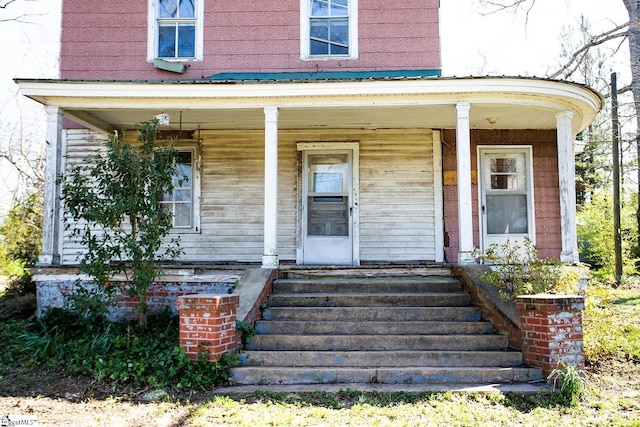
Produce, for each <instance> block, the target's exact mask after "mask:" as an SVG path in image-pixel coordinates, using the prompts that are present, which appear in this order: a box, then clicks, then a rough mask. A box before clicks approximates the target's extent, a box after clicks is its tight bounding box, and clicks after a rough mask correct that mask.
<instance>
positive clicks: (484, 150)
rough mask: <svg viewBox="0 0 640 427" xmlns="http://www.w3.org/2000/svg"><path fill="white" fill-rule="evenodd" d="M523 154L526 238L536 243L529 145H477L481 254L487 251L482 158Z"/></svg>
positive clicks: (531, 154) (531, 163)
mask: <svg viewBox="0 0 640 427" xmlns="http://www.w3.org/2000/svg"><path fill="white" fill-rule="evenodd" d="M491 153H496V154H524V158H525V167H526V171H525V177H526V180H527V182H526V194H527V196H528V197H527V216H528V218H527V219H528V224H527V229H528V232H527V236H528V237H529V239H530V240H531V242H532V243H533V244H534V245H535V243H536V221H535V217H536V212H535V198H534V183H533V147H532V146H531V145H478V146H477V167H478V217H479V218H478V225H479V234H480V236H479V237H480V239H479V240H480V250H481V251H482V252H484V251H486V250H487V249H488V246H489V245H487V233H486V223H485V222H486V215H485V210H484V209H483V204H484V202H485V198H484V196H485V188H484V186H485V170H484V168H483V158H484V155H485V154H491Z"/></svg>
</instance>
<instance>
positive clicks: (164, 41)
mask: <svg viewBox="0 0 640 427" xmlns="http://www.w3.org/2000/svg"><path fill="white" fill-rule="evenodd" d="M175 43H176V27H175V26H173V25H171V26H169V25H161V26H160V27H159V28H158V58H175V56H176V44H175Z"/></svg>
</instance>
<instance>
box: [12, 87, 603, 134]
mask: <svg viewBox="0 0 640 427" xmlns="http://www.w3.org/2000/svg"><path fill="white" fill-rule="evenodd" d="M17 82H18V84H19V85H20V89H21V91H22V93H23V94H24V95H26V96H28V97H30V98H32V99H34V100H36V101H38V102H40V103H42V104H44V105H54V106H59V107H61V108H63V109H64V111H65V113H66V114H67V115H68V116H69V117H70V118H72V119H74V120H76V121H79V122H80V123H82V124H85V125H87V126H89V127H91V128H94V129H101V130H110V129H118V128H131V127H133V125H134V124H135V123H138V122H140V121H144V120H148V119H150V118H152V117H153V116H155V115H157V114H160V113H167V114H169V115H170V117H171V124H170V125H169V128H171V129H178V128H180V127H182V129H184V130H191V129H196V128H197V127H198V126H200V127H201V128H202V129H263V128H264V112H263V107H265V106H277V107H279V111H280V112H279V123H278V126H279V127H280V128H281V129H304V128H345V129H347V128H374V129H375V128H455V126H456V110H455V105H456V103H458V102H469V103H470V104H471V110H470V126H471V128H473V129H487V128H492V127H493V128H495V129H554V128H555V127H556V118H555V115H556V114H557V113H559V112H562V111H571V112H573V113H574V117H573V131H574V133H577V132H579V131H580V130H582V129H584V128H585V127H586V126H588V125H589V124H590V123H591V121H592V120H593V118H594V117H595V115H596V114H597V112H598V111H599V110H600V108H601V106H602V98H601V97H600V96H599V95H598V94H597V93H596V92H594V91H592V90H591V89H588V88H586V87H584V86H581V85H577V84H573V83H566V82H558V81H550V80H544V79H528V78H526V79H525V78H481V79H479V78H468V79H443V78H441V79H433V78H430V79H421V80H410V81H407V80H402V81H347V82H334V81H331V82H318V83H309V82H306V83H252V84H219V83H218V84H213V83H211V82H210V81H207V82H202V81H194V82H95V81H65V80H17Z"/></svg>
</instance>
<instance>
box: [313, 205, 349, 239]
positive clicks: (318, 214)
mask: <svg viewBox="0 0 640 427" xmlns="http://www.w3.org/2000/svg"><path fill="white" fill-rule="evenodd" d="M348 200H349V198H348V197H309V198H308V202H307V203H308V206H309V215H308V218H307V221H308V225H307V234H308V235H309V236H348V235H349V207H348V203H347V202H348Z"/></svg>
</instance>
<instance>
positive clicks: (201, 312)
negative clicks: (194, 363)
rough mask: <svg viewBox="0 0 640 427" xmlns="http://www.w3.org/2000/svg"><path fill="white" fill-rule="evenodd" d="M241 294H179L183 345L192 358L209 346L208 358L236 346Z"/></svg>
mask: <svg viewBox="0 0 640 427" xmlns="http://www.w3.org/2000/svg"><path fill="white" fill-rule="evenodd" d="M239 302H240V297H239V296H238V295H212V294H196V295H184V296H181V297H178V298H177V300H176V305H177V307H178V312H179V313H180V346H181V347H182V348H183V349H184V351H185V353H186V355H187V356H188V357H189V358H190V359H193V360H196V359H197V358H198V353H199V352H200V351H202V350H201V348H200V347H199V346H201V347H202V349H203V350H207V351H208V353H209V360H211V361H216V360H218V359H219V358H220V357H221V356H222V355H223V354H225V353H229V352H233V351H235V349H236V345H237V338H236V308H237V307H238V303H239Z"/></svg>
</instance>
